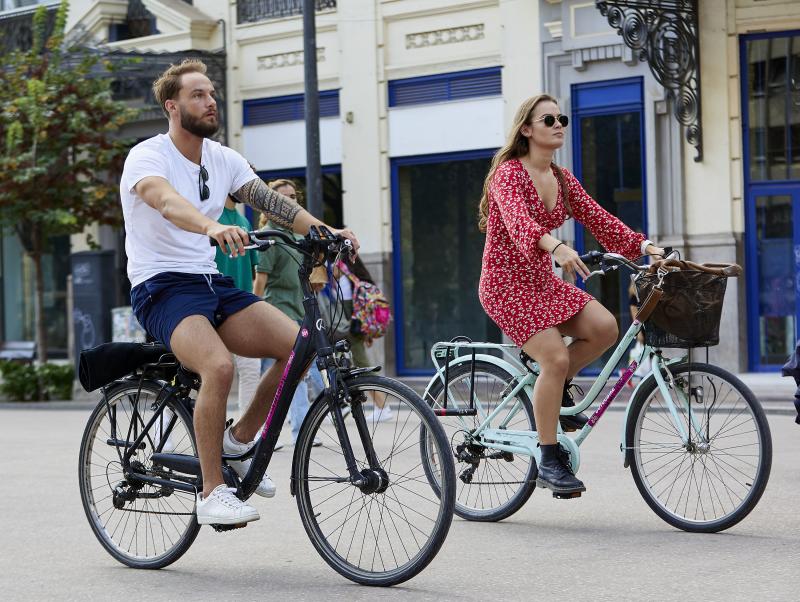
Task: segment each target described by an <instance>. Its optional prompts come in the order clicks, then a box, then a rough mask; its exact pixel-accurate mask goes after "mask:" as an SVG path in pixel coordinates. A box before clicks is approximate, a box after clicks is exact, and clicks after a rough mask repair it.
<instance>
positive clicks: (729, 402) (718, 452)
mask: <svg viewBox="0 0 800 602" xmlns="http://www.w3.org/2000/svg"><path fill="white" fill-rule="evenodd" d="M672 374H673V377H674V380H675V386H676V387H677V388H678V389H679V390H680V391H681V392H682V394H683V396H684V398H685V399H690V400H691V404H690V405H691V412H692V414H693V415H694V424H695V426H694V427H693V426H692V425H691V424H690V415H689V412H688V408H687V407H686V406H685V404H684V403H683V402H681V401H680V399H679V398H678V396H677V395H674V394H673V396H672V399H673V402H674V403H675V405H676V407H677V410H678V415H679V419H680V421H681V423H682V424H683V428H684V430H685V431H686V432H687V433H690V440H689V442H688V443H687V444H684V443H683V440H682V439H681V436H680V433H679V430H678V428H677V427H676V425H675V422H674V420H673V418H672V416H671V414H670V413H669V411H668V408H667V404H666V402H665V400H664V399H663V396H662V394H661V391H660V390H659V389H658V387H657V385H656V382H655V380H654V379H653V378H650V379H648V381H647V382H646V383H645V384H644V385H643V386H642V388H641V389H640V390H639V392H638V393H637V395H636V398H635V399H634V400H633V401H632V402H631V408H630V412H629V414H628V424H627V427H626V433H627V435H626V445H627V447H628V449H629V453H630V454H632V461H631V474H632V476H633V480H634V481H635V482H636V487H637V488H638V489H639V492H640V493H641V494H642V497H644V499H645V501H646V502H647V504H648V505H649V506H650V508H652V509H653V511H654V512H655V513H656V514H658V516H660V517H661V518H662V519H664V520H665V521H666V522H668V523H669V524H671V525H673V526H675V527H677V528H679V529H683V530H684V531H696V532H703V533H714V532H717V531H722V530H724V529H728V528H730V527H732V526H733V525H735V524H736V523H738V522H739V521H740V520H742V519H743V518H744V517H745V516H747V515H748V514H749V513H750V511H751V510H752V509H753V508H754V507H755V505H756V504H757V503H758V500H759V499H760V498H761V494H762V493H764V488H765V487H766V486H767V481H768V479H769V473H770V468H771V465H772V438H771V436H770V431H769V425H768V423H767V418H766V416H765V415H764V410H763V409H762V408H761V405H760V404H759V403H758V400H756V398H755V396H754V395H753V393H752V391H750V389H748V388H747V386H745V385H744V383H742V381H740V380H739V379H738V378H736V377H735V376H734V375H733V374H730V373H729V372H727V371H725V370H723V369H722V368H718V367H716V366H711V365H708V364H699V363H693V364H685V365H683V366H680V367H678V368H676V369H673V370H672ZM697 430H699V431H700V433H702V438H701V437H700V436H699V434H698V432H697ZM629 458H630V456H629Z"/></svg>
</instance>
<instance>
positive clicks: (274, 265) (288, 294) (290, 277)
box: [253, 179, 322, 449]
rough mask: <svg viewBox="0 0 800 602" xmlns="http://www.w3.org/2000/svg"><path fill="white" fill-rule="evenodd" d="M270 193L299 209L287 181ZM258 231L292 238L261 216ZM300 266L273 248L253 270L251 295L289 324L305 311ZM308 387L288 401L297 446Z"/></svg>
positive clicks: (292, 254) (290, 253)
mask: <svg viewBox="0 0 800 602" xmlns="http://www.w3.org/2000/svg"><path fill="white" fill-rule="evenodd" d="M267 186H269V187H270V188H271V189H272V190H274V191H275V192H278V193H279V194H282V195H284V196H287V197H289V198H290V199H293V200H295V201H297V202H298V204H300V205H301V206H302V205H303V202H302V198H300V195H299V194H298V193H297V186H296V185H295V184H294V182H292V181H291V180H285V179H280V180H273V181H271V182H268V183H267ZM259 228H262V229H263V228H269V229H270V230H280V231H282V232H286V233H287V234H289V235H290V236H294V234H293V233H292V232H291V231H290V230H288V229H286V228H284V227H282V226H280V225H278V224H275V223H273V222H271V221H267V219H266V218H265V217H263V216H262V218H261V220H260V221H259ZM301 263H302V257H301V256H300V252H299V251H297V250H295V249H290V248H287V247H284V246H280V245H277V246H275V247H273V248H271V249H269V250H268V251H265V252H264V253H261V257H260V258H259V260H258V265H257V266H256V278H255V282H254V284H253V289H254V290H253V292H254V294H256V295H258V296H259V297H262V298H263V299H264V300H265V301H267V302H268V303H270V304H271V305H272V306H274V307H276V308H278V309H279V310H281V311H282V312H283V313H285V314H286V315H287V316H289V317H290V318H291V319H292V320H294V321H295V322H297V323H298V324H301V323H302V322H303V317H304V316H305V309H304V308H303V291H302V289H301V287H300V280H299V278H298V277H297V270H298V268H299V267H300V264H301ZM272 363H273V360H271V359H264V360H262V361H261V370H262V372H265V371H266V370H268V369H269V367H270V366H271V365H272ZM316 370H318V369H317V367H316V364H315V363H313V362H312V364H311V368H310V369H309V371H316ZM308 408H309V403H308V383H307V381H306V380H305V379H303V380H301V381H300V382H299V383H298V385H297V389H296V390H295V393H294V397H293V398H292V405H291V406H289V420H290V422H291V425H292V442H293V443H296V442H297V436H298V434H299V433H300V426H301V425H302V424H303V420H304V419H305V417H306V414H307V413H308ZM319 445H322V440H321V439H319V438H318V437H315V438H314V446H319ZM280 447H282V445H281V444H278V445H277V446H276V447H275V449H280Z"/></svg>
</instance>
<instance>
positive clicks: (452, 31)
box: [406, 23, 485, 50]
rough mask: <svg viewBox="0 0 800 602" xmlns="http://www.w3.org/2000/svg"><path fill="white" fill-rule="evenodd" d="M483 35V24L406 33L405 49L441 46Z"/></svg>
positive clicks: (468, 40) (480, 37) (474, 38)
mask: <svg viewBox="0 0 800 602" xmlns="http://www.w3.org/2000/svg"><path fill="white" fill-rule="evenodd" d="M484 37H485V33H484V24H483V23H478V24H476V25H463V26H461V27H448V28H447V29H435V30H433V31H423V32H419V33H410V34H408V35H406V49H408V50H410V49H412V48H427V47H428V46H441V45H442V44H457V43H459V42H473V41H475V40H482V39H483V38H484Z"/></svg>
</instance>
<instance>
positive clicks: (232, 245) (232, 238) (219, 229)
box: [206, 222, 250, 257]
mask: <svg viewBox="0 0 800 602" xmlns="http://www.w3.org/2000/svg"><path fill="white" fill-rule="evenodd" d="M206 236H208V237H209V238H213V239H214V240H215V241H217V244H218V245H219V247H220V248H221V249H222V251H223V253H228V254H229V255H230V256H231V257H238V256H239V255H244V254H245V250H244V247H245V245H247V244H249V242H250V237H249V236H248V235H247V232H246V231H245V230H243V229H242V228H240V227H239V226H226V225H224V224H219V223H216V222H214V223H213V224H210V225H209V226H208V227H207V228H206Z"/></svg>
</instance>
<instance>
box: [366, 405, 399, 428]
mask: <svg viewBox="0 0 800 602" xmlns="http://www.w3.org/2000/svg"><path fill="white" fill-rule="evenodd" d="M364 418H366V419H367V422H371V423H373V424H375V423H376V422H389V421H390V420H392V419H394V412H392V408H390V407H389V406H388V405H387V406H384V407H382V408H379V407H378V406H375V409H374V410H373V411H372V412H370V413H369V414H367V415H366V416H364Z"/></svg>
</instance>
